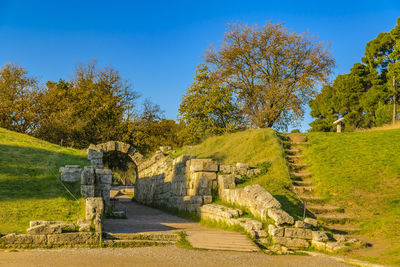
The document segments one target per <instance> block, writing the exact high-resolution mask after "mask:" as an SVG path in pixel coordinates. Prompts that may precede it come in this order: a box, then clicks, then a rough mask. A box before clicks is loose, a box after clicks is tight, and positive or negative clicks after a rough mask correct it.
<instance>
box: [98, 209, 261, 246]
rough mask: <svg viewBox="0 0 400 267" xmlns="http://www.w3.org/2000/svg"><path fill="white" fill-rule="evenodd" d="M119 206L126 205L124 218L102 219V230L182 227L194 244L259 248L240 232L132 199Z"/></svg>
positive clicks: (158, 230) (159, 230) (122, 231)
mask: <svg viewBox="0 0 400 267" xmlns="http://www.w3.org/2000/svg"><path fill="white" fill-rule="evenodd" d="M120 206H121V207H120V208H126V210H127V216H128V219H108V220H105V222H104V231H105V232H110V233H113V234H127V233H130V234H137V233H143V234H152V233H154V234H163V233H164V234H165V233H175V232H177V231H185V232H186V234H187V239H188V241H189V242H190V244H191V245H192V246H193V247H195V248H203V249H214V250H231V251H259V248H258V247H257V246H256V245H255V244H254V243H253V242H252V241H251V240H249V239H248V238H247V236H246V235H244V234H242V233H236V232H228V231H223V230H220V229H213V228H208V227H205V226H202V225H200V224H199V223H196V222H192V221H189V220H185V219H182V218H179V217H177V216H173V215H170V214H167V213H165V212H162V211H160V210H157V209H152V208H150V207H147V206H143V205H140V204H138V203H135V202H121V203H120Z"/></svg>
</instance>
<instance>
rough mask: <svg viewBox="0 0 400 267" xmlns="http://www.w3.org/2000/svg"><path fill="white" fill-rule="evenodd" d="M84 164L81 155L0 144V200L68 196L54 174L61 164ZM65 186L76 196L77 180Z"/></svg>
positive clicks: (84, 161) (77, 193)
mask: <svg viewBox="0 0 400 267" xmlns="http://www.w3.org/2000/svg"><path fill="white" fill-rule="evenodd" d="M85 164H88V163H87V161H86V159H85V158H84V157H81V156H78V155H72V154H68V153H65V152H56V151H49V150H45V149H39V148H30V147H23V146H9V145H0V200H6V199H7V200H10V199H27V198H38V199H49V198H55V197H64V198H66V199H72V196H70V195H69V194H68V193H67V191H66V190H65V188H63V186H62V185H61V183H60V182H59V181H58V179H57V177H56V176H55V175H58V174H59V171H58V169H59V167H61V166H64V165H81V166H83V165H85ZM66 186H67V187H68V189H69V190H71V191H72V192H73V194H74V195H75V196H76V197H79V196H80V192H79V191H80V190H79V182H77V183H67V184H66Z"/></svg>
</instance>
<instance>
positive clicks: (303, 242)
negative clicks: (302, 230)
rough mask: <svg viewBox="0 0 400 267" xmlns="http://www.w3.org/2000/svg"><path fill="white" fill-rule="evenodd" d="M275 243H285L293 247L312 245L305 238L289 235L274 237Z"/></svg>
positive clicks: (286, 245)
mask: <svg viewBox="0 0 400 267" xmlns="http://www.w3.org/2000/svg"><path fill="white" fill-rule="evenodd" d="M272 240H273V241H274V242H275V244H279V245H283V246H285V247H288V248H292V249H301V248H308V247H309V246H310V244H309V242H308V241H307V240H304V239H299V238H288V237H277V236H274V237H272Z"/></svg>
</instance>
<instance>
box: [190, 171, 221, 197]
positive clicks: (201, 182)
mask: <svg viewBox="0 0 400 267" xmlns="http://www.w3.org/2000/svg"><path fill="white" fill-rule="evenodd" d="M216 179H217V174H216V173H215V172H195V173H192V175H191V181H190V182H189V189H192V190H190V191H188V193H189V192H190V193H189V195H196V196H204V195H211V189H212V181H213V180H216Z"/></svg>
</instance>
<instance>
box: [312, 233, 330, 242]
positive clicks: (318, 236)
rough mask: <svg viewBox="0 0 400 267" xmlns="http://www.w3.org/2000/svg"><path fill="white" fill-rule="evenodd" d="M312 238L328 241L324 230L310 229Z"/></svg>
mask: <svg viewBox="0 0 400 267" xmlns="http://www.w3.org/2000/svg"><path fill="white" fill-rule="evenodd" d="M312 240H314V241H320V242H327V241H329V237H328V236H327V234H326V233H325V232H324V231H312Z"/></svg>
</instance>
